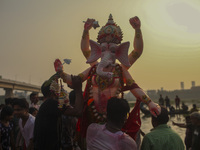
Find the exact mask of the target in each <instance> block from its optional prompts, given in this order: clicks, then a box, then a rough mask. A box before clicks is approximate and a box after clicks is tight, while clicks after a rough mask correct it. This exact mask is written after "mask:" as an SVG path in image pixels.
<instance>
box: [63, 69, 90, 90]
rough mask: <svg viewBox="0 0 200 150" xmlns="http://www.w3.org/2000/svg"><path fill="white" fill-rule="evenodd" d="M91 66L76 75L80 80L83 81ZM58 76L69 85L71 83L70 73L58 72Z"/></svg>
mask: <svg viewBox="0 0 200 150" xmlns="http://www.w3.org/2000/svg"><path fill="white" fill-rule="evenodd" d="M90 69H91V67H90V68H88V69H86V70H85V71H83V72H82V73H80V74H79V75H78V76H80V77H81V80H82V82H84V81H85V80H86V79H87V77H88V74H89V71H90ZM60 77H61V78H62V79H63V82H65V83H67V84H68V85H69V86H71V85H72V79H71V75H69V74H67V73H65V72H64V71H62V72H60Z"/></svg>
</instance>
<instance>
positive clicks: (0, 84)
mask: <svg viewBox="0 0 200 150" xmlns="http://www.w3.org/2000/svg"><path fill="white" fill-rule="evenodd" d="M0 88H3V89H4V90H5V98H7V97H13V90H22V91H30V92H38V93H39V92H40V88H41V87H40V86H36V85H33V84H29V83H25V82H20V81H14V80H8V79H2V78H0Z"/></svg>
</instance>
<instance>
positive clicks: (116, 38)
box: [97, 14, 123, 44]
mask: <svg viewBox="0 0 200 150" xmlns="http://www.w3.org/2000/svg"><path fill="white" fill-rule="evenodd" d="M122 38H123V34H122V31H121V29H120V27H119V26H117V24H116V23H115V22H114V21H113V17H112V15H111V14H110V16H109V18H108V22H107V23H106V25H105V26H103V27H102V28H101V29H100V31H99V33H98V37H97V40H98V42H99V43H100V44H101V43H105V42H106V43H115V44H120V43H121V41H122Z"/></svg>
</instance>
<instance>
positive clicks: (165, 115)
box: [152, 106, 169, 125]
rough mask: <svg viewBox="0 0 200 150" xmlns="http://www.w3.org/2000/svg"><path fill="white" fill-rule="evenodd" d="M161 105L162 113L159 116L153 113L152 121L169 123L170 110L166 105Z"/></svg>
mask: <svg viewBox="0 0 200 150" xmlns="http://www.w3.org/2000/svg"><path fill="white" fill-rule="evenodd" d="M160 107H161V112H160V114H159V115H158V116H157V117H154V116H153V115H152V121H155V122H157V124H158V125H160V124H167V122H168V121H169V116H168V110H167V108H166V107H164V106H160Z"/></svg>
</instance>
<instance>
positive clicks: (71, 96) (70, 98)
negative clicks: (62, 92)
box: [69, 90, 76, 105]
mask: <svg viewBox="0 0 200 150" xmlns="http://www.w3.org/2000/svg"><path fill="white" fill-rule="evenodd" d="M75 99H76V94H75V91H74V90H72V91H71V92H70V93H69V101H70V104H71V105H74V104H75Z"/></svg>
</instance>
